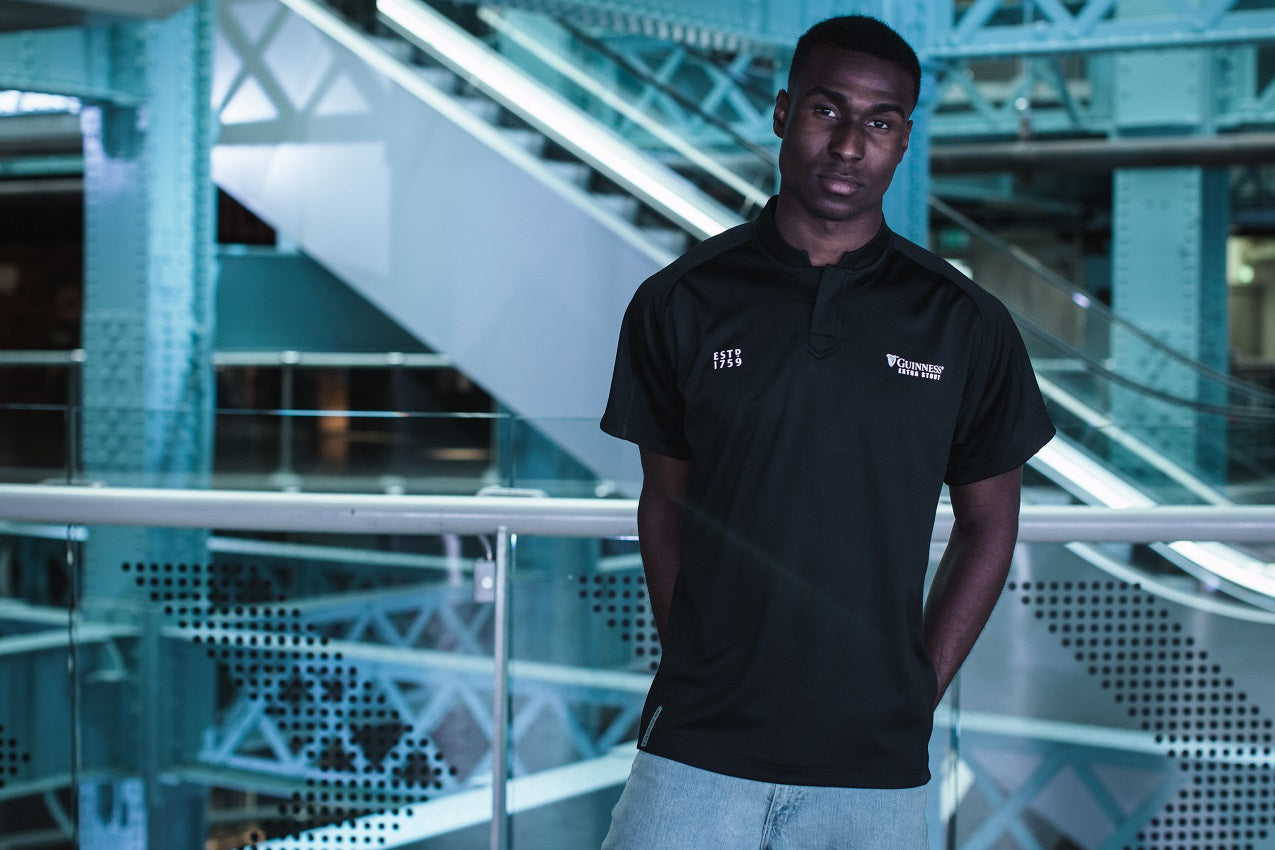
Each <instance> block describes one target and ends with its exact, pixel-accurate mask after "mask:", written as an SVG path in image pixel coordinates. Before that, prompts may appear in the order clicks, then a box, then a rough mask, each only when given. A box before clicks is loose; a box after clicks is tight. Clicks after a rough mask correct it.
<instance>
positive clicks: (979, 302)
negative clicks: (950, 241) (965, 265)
mask: <svg viewBox="0 0 1275 850" xmlns="http://www.w3.org/2000/svg"><path fill="white" fill-rule="evenodd" d="M891 247H892V248H893V249H894V250H895V251H897V252H898V253H899V254H900V255H902V256H903V257H904V258H905V259H907V260H908V261H910V262H912V263H913V264H915V265H916V266H917V267H918V268H919V270H920V272H921V273H925V274H929V275H933V276H934V277H935V278H937V279H939V280H942V281H943V282H945V283H947V284H949V285H951V286H953V287H955V288H956V289H957V290H958V291H960V292H961V293H962V294H963V295H964V296H966V298H967V299H968V302H969V303H970V305H971V306H973V307H974V308H975V309H977V310H978V312H979V313H982V314H984V315H991V316H994V317H995V318H996V319H997V320H998V321H999V320H1002V319H1003V320H1009V319H1010V316H1009V311H1008V310H1007V309H1006V308H1005V305H1004V304H1002V303H1001V301H1000V299H999V298H997V297H996V296H995V295H993V294H992V293H990V292H988V291H987V290H986V289H984V288H983V287H981V286H979V285H978V284H977V283H975V282H974V281H973V280H972V279H971V278H970V277H969V275H967V274H966V273H965V272H963V271H961V270H960V269H958V268H957V267H956V266H954V265H952V264H951V263H949V262H948V261H947V260H945V259H943V258H942V257H940V256H939V255H938V254H935V253H934V252H933V251H931V250H929V249H928V248H923V247H921V246H920V245H918V244H916V243H915V242H913V241H911V240H909V239H906V238H904V237H902V236H900V235H899V234H897V233H895V234H893V240H892V243H891Z"/></svg>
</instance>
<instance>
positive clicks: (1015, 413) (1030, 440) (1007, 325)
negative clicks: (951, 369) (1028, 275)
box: [943, 302, 1054, 484]
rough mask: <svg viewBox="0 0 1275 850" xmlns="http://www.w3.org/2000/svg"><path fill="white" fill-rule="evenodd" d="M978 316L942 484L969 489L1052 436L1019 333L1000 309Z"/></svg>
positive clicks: (1014, 463)
mask: <svg viewBox="0 0 1275 850" xmlns="http://www.w3.org/2000/svg"><path fill="white" fill-rule="evenodd" d="M994 308H999V309H986V310H985V311H984V312H983V325H982V329H981V333H980V335H979V337H980V338H979V340H978V342H977V345H978V348H977V351H976V354H975V362H974V364H973V366H972V368H971V372H970V376H969V379H968V380H967V382H966V387H965V394H964V397H963V399H962V402H961V410H960V413H959V415H958V417H957V423H956V432H955V434H954V436H953V441H952V448H951V452H950V454H949V456H948V465H947V471H946V473H945V475H944V477H943V480H944V481H945V482H947V483H948V484H970V483H973V482H975V481H982V480H983V479H985V478H991V477H992V476H994V475H1000V474H1001V473H1003V472H1008V471H1010V470H1011V469H1015V468H1017V467H1019V466H1022V465H1023V464H1024V463H1026V462H1027V460H1028V459H1029V458H1030V457H1031V456H1032V455H1034V454H1036V452H1038V451H1039V450H1040V449H1041V447H1042V446H1044V445H1045V444H1046V443H1048V442H1049V441H1050V439H1052V438H1053V436H1054V426H1053V423H1052V422H1050V420H1049V413H1048V411H1046V409H1045V401H1044V399H1043V398H1042V397H1041V394H1040V387H1039V385H1038V384H1037V383H1036V375H1035V373H1034V372H1033V371H1032V366H1031V361H1030V360H1029V359H1028V357H1027V350H1026V348H1025V346H1024V345H1023V340H1022V337H1021V336H1020V335H1019V333H1018V328H1016V327H1015V326H1014V323H1013V320H1012V319H1011V318H1010V316H1009V312H1008V311H1007V310H1005V308H1004V307H1003V306H1002V305H1000V303H999V302H996V303H995V304H994Z"/></svg>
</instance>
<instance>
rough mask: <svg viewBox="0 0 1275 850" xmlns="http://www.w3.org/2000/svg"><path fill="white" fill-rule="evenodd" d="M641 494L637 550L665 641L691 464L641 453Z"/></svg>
mask: <svg viewBox="0 0 1275 850" xmlns="http://www.w3.org/2000/svg"><path fill="white" fill-rule="evenodd" d="M641 451H642V494H641V496H639V498H638V512H637V522H638V549H639V550H640V551H641V552H642V571H643V572H644V573H645V574H646V588H647V592H648V593H649V594H650V597H651V614H652V616H654V618H655V627H656V629H657V630H658V631H659V633H660V637H661V638H663V637H664V629H665V627H666V625H667V624H668V613H669V607H670V606H671V605H672V602H673V585H674V584H675V583H676V582H677V573H678V571H679V570H680V569H681V568H682V501H683V499H684V498H685V496H686V476H687V470H688V468H689V466H690V464H689V463H688V462H687V461H684V460H678V459H677V458H671V457H668V456H667V455H662V454H660V453H658V452H653V451H651V450H650V449H642V450H641Z"/></svg>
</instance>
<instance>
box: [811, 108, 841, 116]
mask: <svg viewBox="0 0 1275 850" xmlns="http://www.w3.org/2000/svg"><path fill="white" fill-rule="evenodd" d="M813 111H814V113H815V114H816V115H828V116H832V117H836V114H837V110H835V109H833V108H832V107H831V106H816V107H815V108H814V110H813Z"/></svg>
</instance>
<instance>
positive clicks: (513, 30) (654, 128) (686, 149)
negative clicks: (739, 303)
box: [478, 6, 770, 207]
mask: <svg viewBox="0 0 1275 850" xmlns="http://www.w3.org/2000/svg"><path fill="white" fill-rule="evenodd" d="M478 17H479V18H481V19H482V20H483V22H484V23H486V24H488V25H489V26H491V27H492V28H493V29H497V30H499V31H500V32H501V34H502V35H504V36H505V37H506V38H508V39H509V40H510V41H513V42H514V43H516V44H517V45H518V46H519V47H521V48H523V49H524V50H526V51H527V52H528V53H530V54H531V55H532V56H534V57H536V58H537V59H539V60H540V61H541V62H543V63H545V65H547V66H548V67H549V68H551V69H553V70H554V71H556V72H558V73H559V74H561V75H562V76H564V77H566V78H567V79H569V80H570V81H571V82H573V83H575V84H576V85H578V86H580V88H582V89H584V90H585V91H587V92H588V93H589V94H590V95H592V96H593V97H595V98H597V99H598V100H600V101H601V102H602V103H604V104H606V106H607V107H609V108H611V109H614V110H615V111H616V112H618V113H620V114H621V115H623V116H624V117H625V118H627V119H628V120H629V121H631V122H633V123H634V124H635V125H637V126H639V127H641V128H642V129H643V130H645V131H646V132H648V133H650V134H651V135H652V136H654V137H655V138H657V139H659V140H660V141H661V142H663V143H664V144H666V145H668V146H669V147H670V148H671V149H673V150H674V151H676V152H677V153H679V154H681V155H682V156H684V157H685V158H686V159H687V160H688V161H689V162H692V163H694V164H695V165H696V166H698V167H699V168H700V169H702V170H703V171H704V172H705V173H707V174H711V175H712V176H713V177H714V178H716V179H717V180H719V181H721V182H722V183H724V184H726V185H727V186H729V187H730V188H731V189H733V190H734V191H736V192H737V193H739V194H740V195H741V196H743V198H744V200H746V201H748V202H749V203H751V204H754V205H756V206H759V207H761V206H765V204H766V202H767V201H768V200H770V196H769V195H768V194H766V193H765V192H763V191H761V190H760V189H758V188H757V187H756V186H753V185H752V184H750V183H748V182H747V181H746V180H744V179H743V178H742V177H740V176H739V175H738V174H736V173H735V172H733V171H731V170H730V169H728V168H726V167H724V166H723V165H722V164H721V163H719V162H718V161H717V160H715V159H713V158H712V157H710V156H708V155H706V154H705V153H704V152H703V151H702V150H700V149H699V148H698V147H696V146H695V145H693V144H691V143H690V142H688V141H687V140H686V139H684V138H682V136H680V135H679V134H677V133H675V132H673V131H672V130H670V129H669V128H668V127H666V126H664V125H663V124H661V123H660V122H659V121H656V120H654V119H652V118H651V117H650V116H649V115H647V114H646V113H645V112H643V111H642V110H640V109H637V108H636V107H634V106H633V104H632V103H631V102H630V101H628V100H625V99H624V98H622V97H620V96H619V95H617V94H616V93H615V92H613V91H611V90H610V89H608V88H607V87H606V86H603V85H599V83H598V82H597V80H595V79H594V78H593V77H591V76H589V74H587V73H586V72H585V71H584V70H583V69H581V68H579V67H577V66H576V65H573V64H572V63H570V62H567V61H565V60H564V59H563V58H562V56H561V55H559V54H558V53H556V52H555V51H554V50H553V49H552V48H549V47H546V46H545V45H543V44H541V43H540V42H539V41H536V40H535V39H534V38H532V37H531V36H530V35H528V34H527V33H526V32H524V31H523V30H520V29H518V28H517V27H516V26H514V25H513V24H511V23H509V21H508V20H507V19H506V18H505V15H504V14H503V13H502V12H500V11H499V10H496V9H492V8H489V7H487V6H480V7H478Z"/></svg>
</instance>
